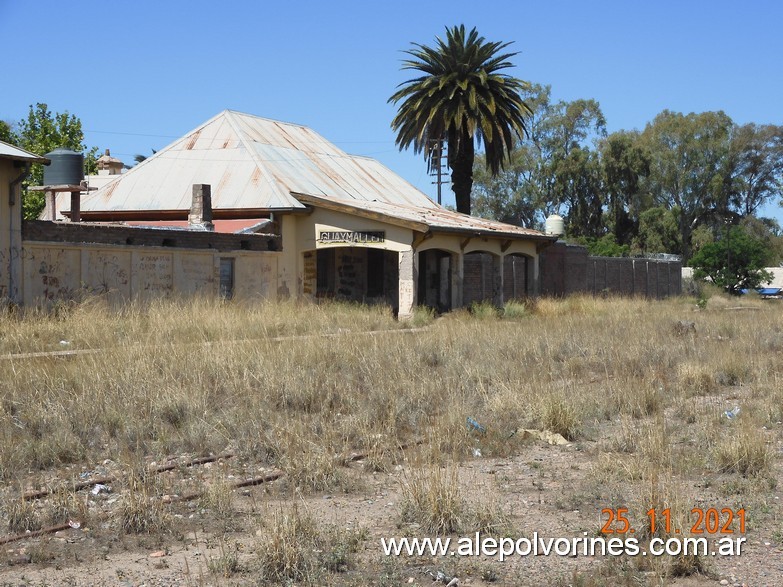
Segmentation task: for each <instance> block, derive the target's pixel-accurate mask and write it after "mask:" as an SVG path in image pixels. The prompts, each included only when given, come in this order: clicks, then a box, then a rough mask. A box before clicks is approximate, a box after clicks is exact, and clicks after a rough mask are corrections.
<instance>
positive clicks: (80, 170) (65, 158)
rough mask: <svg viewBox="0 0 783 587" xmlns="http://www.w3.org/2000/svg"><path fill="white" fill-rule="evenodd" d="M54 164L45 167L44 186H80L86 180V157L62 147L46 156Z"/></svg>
mask: <svg viewBox="0 0 783 587" xmlns="http://www.w3.org/2000/svg"><path fill="white" fill-rule="evenodd" d="M44 156H45V157H46V158H47V159H49V160H50V161H51V162H52V163H51V164H50V165H48V166H46V167H44V178H43V182H44V185H79V183H81V181H82V180H83V179H84V155H82V154H81V153H77V152H76V151H71V150H70V149H65V148H62V147H60V148H59V149H55V150H54V151H52V152H51V153H47V154H46V155H44Z"/></svg>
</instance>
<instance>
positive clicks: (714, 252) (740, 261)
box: [689, 226, 772, 294]
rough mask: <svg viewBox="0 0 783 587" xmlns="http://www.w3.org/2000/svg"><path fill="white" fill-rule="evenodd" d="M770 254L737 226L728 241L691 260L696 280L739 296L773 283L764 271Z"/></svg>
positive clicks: (709, 246)
mask: <svg viewBox="0 0 783 587" xmlns="http://www.w3.org/2000/svg"><path fill="white" fill-rule="evenodd" d="M768 263H769V250H768V249H767V247H766V246H765V244H764V242H763V241H762V240H760V239H758V238H756V237H754V236H753V235H751V234H749V233H748V232H747V231H746V230H745V229H744V228H743V227H741V226H733V227H731V229H730V230H728V231H727V234H726V235H725V236H724V238H722V239H720V240H718V241H715V242H713V243H709V244H706V245H704V246H703V247H702V248H701V249H700V250H699V251H698V252H697V253H696V254H695V255H694V256H693V257H692V258H691V260H690V263H689V264H690V266H691V267H693V277H694V279H709V280H710V281H712V282H713V283H715V284H716V285H719V286H721V287H725V288H726V289H727V290H728V291H729V292H730V293H733V294H737V293H739V290H740V289H744V288H755V287H759V286H760V285H762V284H765V283H769V282H770V281H772V274H771V273H770V272H769V271H766V270H765V269H764V267H766V266H767V264H768Z"/></svg>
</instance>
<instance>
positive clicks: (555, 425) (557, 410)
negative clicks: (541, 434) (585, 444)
mask: <svg viewBox="0 0 783 587" xmlns="http://www.w3.org/2000/svg"><path fill="white" fill-rule="evenodd" d="M540 411H541V415H540V421H541V427H542V428H543V429H544V430H549V431H550V432H554V433H555V434H560V435H561V436H562V437H563V438H565V439H566V440H576V438H577V436H578V435H579V430H580V428H581V426H582V421H581V419H580V418H579V415H578V413H577V410H576V408H575V407H574V406H573V405H572V404H571V403H570V402H568V401H567V400H566V399H565V398H564V397H562V396H559V395H547V396H545V397H544V400H543V404H542V405H541V406H540Z"/></svg>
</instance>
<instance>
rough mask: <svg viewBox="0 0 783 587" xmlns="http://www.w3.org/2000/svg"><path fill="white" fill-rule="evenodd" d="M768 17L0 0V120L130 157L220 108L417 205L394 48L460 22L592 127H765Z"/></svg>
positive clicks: (772, 22)
mask: <svg viewBox="0 0 783 587" xmlns="http://www.w3.org/2000/svg"><path fill="white" fill-rule="evenodd" d="M781 22H783V3H780V2H777V1H773V0H769V1H767V2H762V1H758V0H750V1H748V2H745V3H738V2H727V1H724V0H713V1H683V0H680V1H677V2H672V1H668V0H665V1H658V2H630V1H619V0H618V1H611V2H609V1H606V2H602V1H599V0H596V1H592V2H586V1H585V2H576V1H571V2H567V1H564V0H550V1H548V2H541V1H530V0H517V1H496V2H493V3H486V2H477V1H476V0H471V1H468V2H465V1H462V0H450V1H448V2H444V1H439V0H438V1H435V0H416V1H410V0H395V1H394V2H390V1H387V2H373V1H371V0H364V1H356V2H352V1H351V2H349V1H341V0H330V1H318V2H316V1H312V2H308V1H304V2H302V1H300V2H265V1H263V0H258V1H252V2H251V1H242V2H232V1H230V0H229V1H226V2H216V1H214V0H212V1H200V0H188V1H183V0H173V1H172V0H156V1H148V0H136V1H134V2H124V1H114V2H85V1H78V0H69V1H68V2H63V1H61V0H59V1H55V0H43V1H38V2H29V1H28V0H0V43H2V48H3V52H2V53H3V55H4V57H5V60H6V62H5V67H3V71H4V75H3V82H2V91H0V119H3V120H6V121H9V122H12V121H17V120H19V119H21V118H23V117H24V116H25V115H26V113H27V110H28V106H29V105H30V104H33V103H35V102H45V103H47V104H49V107H50V108H51V110H52V111H59V112H61V111H64V110H68V111H69V112H71V113H72V114H76V115H77V116H79V117H80V118H81V120H82V123H83V127H84V129H85V131H86V142H87V144H88V145H90V146H98V147H100V148H101V149H104V148H106V147H108V148H110V149H111V151H112V154H113V155H115V156H117V157H119V158H121V159H123V160H124V161H126V162H131V161H132V158H133V155H134V154H136V153H144V154H149V153H150V149H153V148H154V149H160V148H162V147H164V146H165V145H167V144H168V143H169V142H171V141H172V140H173V139H174V138H177V137H179V136H181V135H183V134H184V133H186V132H187V131H189V130H191V129H193V128H195V127H196V126H198V125H199V124H201V123H202V122H204V121H206V120H207V119H209V118H211V117H212V116H214V115H215V114H217V113H218V112H220V111H221V110H224V109H226V108H230V109H234V110H239V111H243V112H248V113H251V114H256V115H259V116H264V117H267V118H273V119H278V120H283V121H288V122H295V123H300V124H304V125H307V126H310V127H312V128H313V129H314V130H315V131H316V132H318V133H320V134H321V135H323V136H324V137H325V138H327V139H328V140H330V141H332V142H334V143H336V144H338V145H339V146H340V147H341V148H342V149H344V150H345V151H348V152H349V153H354V154H361V155H368V156H371V157H374V158H376V159H379V160H380V161H382V162H383V163H384V164H385V165H387V166H388V167H390V168H391V169H392V170H394V171H395V172H397V173H398V174H400V175H401V176H403V177H404V178H406V179H407V180H408V181H410V182H411V183H413V184H414V185H416V186H417V187H418V188H420V189H421V190H423V191H425V192H426V193H428V194H429V195H431V196H434V188H433V187H432V186H431V184H430V181H431V179H430V178H429V177H428V176H427V175H426V166H425V164H424V161H423V159H422V158H420V157H418V156H414V155H413V154H412V153H410V152H406V153H399V152H398V150H397V148H396V147H395V145H394V135H393V133H392V132H391V130H390V127H389V123H390V121H391V119H392V117H393V115H394V107H393V106H392V105H390V104H387V102H386V100H387V99H388V97H389V96H390V95H391V94H392V93H393V91H394V89H395V87H396V86H397V84H399V83H400V82H402V81H404V80H405V79H407V78H408V77H409V73H406V72H403V71H401V70H400V60H401V58H402V57H403V55H402V53H401V50H403V49H406V48H408V47H409V46H410V43H411V41H416V42H420V43H424V44H429V43H431V42H432V41H433V40H434V38H435V36H436V35H441V34H443V31H444V28H445V27H446V26H451V25H454V24H461V23H464V24H465V25H466V26H468V27H471V26H476V27H478V29H479V32H480V33H481V34H482V35H483V36H484V37H486V38H487V39H488V40H493V41H494V40H502V41H514V45H513V49H514V50H516V51H519V53H520V54H519V55H518V56H517V57H516V58H515V60H514V62H515V64H516V66H517V67H516V68H515V69H514V70H513V71H512V72H511V73H513V74H514V75H516V76H517V77H521V78H523V79H526V80H529V81H532V82H536V83H542V84H550V85H551V86H552V92H553V96H554V97H555V98H556V99H565V100H573V99H577V98H594V99H596V100H598V102H599V103H600V104H601V107H602V109H603V112H604V114H605V116H606V118H607V121H608V126H609V130H610V131H614V130H619V129H631V128H643V127H644V125H645V123H647V122H648V121H649V120H651V119H652V118H653V117H654V116H655V115H656V114H657V113H658V112H660V111H661V110H663V109H664V108H668V109H670V110H675V111H680V112H693V111H695V112H701V111H706V110H724V111H725V112H726V113H727V114H729V116H731V117H732V118H733V119H734V120H735V121H736V122H738V123H747V122H757V123H774V124H783V110H782V109H781V105H783V63H781V60H782V58H783V34H781V31H780V26H781ZM452 202H453V196H452V194H451V192H450V190H447V191H446V199H445V202H444V203H452ZM781 211H783V210H781V209H780V208H778V207H777V205H776V204H775V205H773V206H770V207H768V208H767V209H766V210H765V211H764V212H765V214H766V215H774V216H775V217H777V218H779V219H780V218H781V217H783V214H781Z"/></svg>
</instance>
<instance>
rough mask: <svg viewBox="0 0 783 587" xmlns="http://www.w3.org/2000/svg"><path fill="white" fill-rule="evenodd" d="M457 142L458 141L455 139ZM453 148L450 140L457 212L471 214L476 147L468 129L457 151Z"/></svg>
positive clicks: (452, 184)
mask: <svg viewBox="0 0 783 587" xmlns="http://www.w3.org/2000/svg"><path fill="white" fill-rule="evenodd" d="M454 142H456V141H454ZM452 153H454V151H453V150H452V141H449V167H451V189H452V190H453V191H454V198H455V200H456V201H457V212H461V213H462V214H470V192H471V190H472V189H473V159H474V158H475V147H474V146H473V137H471V136H470V135H469V133H468V132H467V130H463V131H462V136H461V137H460V140H459V143H458V147H457V149H456V153H455V154H454V156H453V157H452V156H451V154H452Z"/></svg>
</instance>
